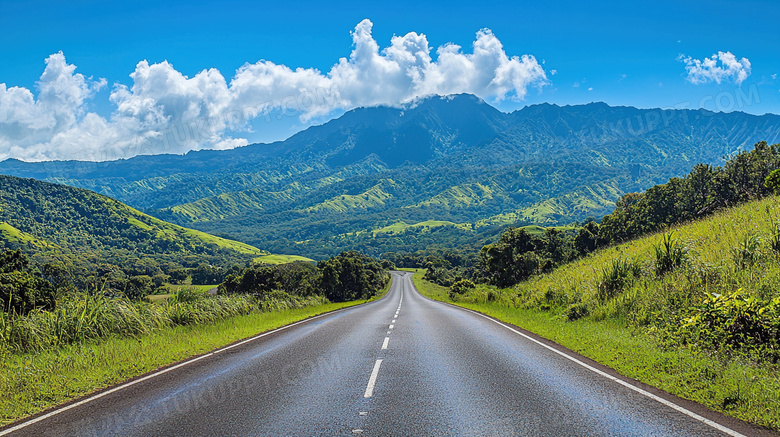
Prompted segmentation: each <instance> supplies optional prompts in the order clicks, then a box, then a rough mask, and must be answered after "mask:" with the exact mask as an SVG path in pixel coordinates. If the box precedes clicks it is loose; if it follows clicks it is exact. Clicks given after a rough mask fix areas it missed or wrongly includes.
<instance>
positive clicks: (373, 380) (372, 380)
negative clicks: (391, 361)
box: [363, 358, 382, 398]
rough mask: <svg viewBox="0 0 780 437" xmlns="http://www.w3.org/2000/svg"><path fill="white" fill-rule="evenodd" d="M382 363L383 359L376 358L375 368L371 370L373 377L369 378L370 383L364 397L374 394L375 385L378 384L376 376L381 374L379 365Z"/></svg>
mask: <svg viewBox="0 0 780 437" xmlns="http://www.w3.org/2000/svg"><path fill="white" fill-rule="evenodd" d="M381 365H382V359H381V358H380V359H378V360H376V363H374V370H372V371H371V377H370V378H368V385H367V386H366V393H365V394H364V395H363V397H364V398H370V397H371V396H373V395H374V386H375V385H376V377H377V375H379V366H381Z"/></svg>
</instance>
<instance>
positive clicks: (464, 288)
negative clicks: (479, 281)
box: [450, 279, 476, 294]
mask: <svg viewBox="0 0 780 437" xmlns="http://www.w3.org/2000/svg"><path fill="white" fill-rule="evenodd" d="M475 287H476V286H475V285H474V283H473V282H471V281H469V280H468V279H461V280H459V281H457V282H455V283H454V284H452V286H451V287H450V293H455V294H466V293H468V292H469V291H471V290H473V289H474V288H475Z"/></svg>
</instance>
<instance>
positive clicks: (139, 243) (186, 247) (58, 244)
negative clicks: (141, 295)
mask: <svg viewBox="0 0 780 437" xmlns="http://www.w3.org/2000/svg"><path fill="white" fill-rule="evenodd" d="M0 222H2V227H0V230H1V231H2V236H3V240H4V242H5V243H6V245H9V246H18V247H21V248H24V249H27V250H28V251H31V252H39V251H42V250H49V249H51V250H54V249H58V248H61V249H63V250H66V251H69V252H87V251H111V250H129V251H136V252H140V253H145V254H179V255H181V256H186V255H193V254H206V255H216V254H218V253H220V252H226V253H230V254H233V255H237V256H247V257H257V256H261V255H268V252H266V251H263V250H260V249H257V248H256V247H253V246H250V245H248V244H244V243H240V242H237V241H232V240H228V239H224V238H220V237H215V236H213V235H209V234H206V233H204V232H201V231H196V230H193V229H187V228H184V227H181V226H178V225H174V224H171V223H167V222H164V221H162V220H159V219H157V218H154V217H152V216H149V215H147V214H144V213H142V212H140V211H138V210H136V209H133V208H131V207H129V206H127V205H124V204H123V203H121V202H119V201H116V200H113V199H111V198H108V197H105V196H103V195H100V194H97V193H93V192H91V191H87V190H83V189H78V188H71V187H67V186H62V185H55V184H49V183H45V182H40V181H35V180H32V179H20V178H15V177H10V176H0Z"/></svg>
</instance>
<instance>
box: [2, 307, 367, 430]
mask: <svg viewBox="0 0 780 437" xmlns="http://www.w3.org/2000/svg"><path fill="white" fill-rule="evenodd" d="M350 308H354V306H352V307H346V308H341V309H338V310H336V311H331V312H328V313H324V314H319V315H317V316H314V317H310V318H308V319H304V320H300V321H298V322H295V323H292V324H289V325H285V326H282V327H279V328H276V329H274V330H273V331H268V332H264V333H262V334H260V335H256V336H254V337H251V338H248V339H246V340H243V341H241V342H238V343H236V344H233V345H230V346H226V347H224V348H222V349H217V350H215V351H213V352H209V353H207V354H205V355H201V356H199V357H195V358H193V359H190V360H187V361H184V362H182V363H179V364H176V365H175V366H171V367H167V368H165V369H162V370H160V371H157V372H154V373H151V374H149V375H146V376H144V377H141V378H138V379H134V380H132V381H130V382H127V383H125V384H122V385H119V386H116V387H114V388H112V389H109V390H106V391H104V392H101V393H98V394H96V395H94V396H91V397H88V398H86V399H83V400H80V401H78V402H76V403H73V404H70V405H66V406H64V407H62V408H59V409H56V410H54V411H51V412H49V413H46V414H44V415H43V416H39V417H36V418H34V419H30V420H28V421H26V422H22V423H20V424H18V425H16V426H14V427H13V428H8V429H6V430H4V431H0V436H4V435H7V434H10V433H12V432H14V431H19V430H20V429H23V428H26V427H28V426H30V425H32V424H35V423H38V422H40V421H42V420H45V419H48V418H49V417H52V416H56V415H57V414H60V413H62V412H65V411H68V410H70V409H72V408H76V407H80V406H82V405H84V404H88V403H90V402H92V401H94V400H97V399H100V398H102V397H104V396H108V395H110V394H111V393H115V392H118V391H119V390H123V389H126V388H128V387H131V386H133V385H136V384H138V383H140V382H144V381H147V380H149V379H152V378H154V377H156V376H160V375H163V374H165V373H168V372H170V371H172V370H176V369H178V368H180V367H184V366H186V365H188V364H192V363H194V362H196V361H200V360H202V359H204V358H208V357H210V356H212V355H216V354H218V353H221V352H224V351H226V350H230V349H233V348H234V347H238V346H241V345H242V344H246V343H249V342H250V341H255V340H257V339H259V338H262V337H265V336H266V335H271V334H273V333H276V332H279V331H283V330H285V329H287V328H292V327H293V326H296V325H300V324H301V323H306V322H310V321H312V320H314V319H318V318H320V317H325V316H329V315H331V314H334V313H337V312H339V311H343V310H347V309H350Z"/></svg>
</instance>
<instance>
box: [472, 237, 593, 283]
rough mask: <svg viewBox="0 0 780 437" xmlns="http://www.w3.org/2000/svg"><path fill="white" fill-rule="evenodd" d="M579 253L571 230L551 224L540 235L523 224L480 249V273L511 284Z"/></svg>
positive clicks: (490, 281) (487, 278) (564, 261)
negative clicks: (531, 231)
mask: <svg viewBox="0 0 780 437" xmlns="http://www.w3.org/2000/svg"><path fill="white" fill-rule="evenodd" d="M578 256H580V253H579V252H577V250H575V249H574V238H573V236H572V234H570V233H564V232H561V231H558V230H556V229H552V228H548V229H547V230H545V233H544V234H543V235H542V236H541V237H540V236H535V235H532V234H529V233H528V232H527V231H526V230H525V229H522V228H510V229H509V230H507V231H506V232H504V234H503V235H501V238H500V239H499V240H498V241H497V242H496V243H495V244H490V245H487V246H485V247H483V248H482V250H481V251H480V264H481V277H483V278H485V280H487V282H489V283H491V284H493V285H496V286H499V287H509V286H511V285H514V284H517V283H518V282H520V281H523V280H526V279H528V278H529V277H531V276H532V275H535V274H537V273H545V272H549V271H551V270H552V269H553V268H555V267H556V266H558V265H560V264H563V263H566V262H569V261H571V260H572V259H575V258H577V257H578Z"/></svg>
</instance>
